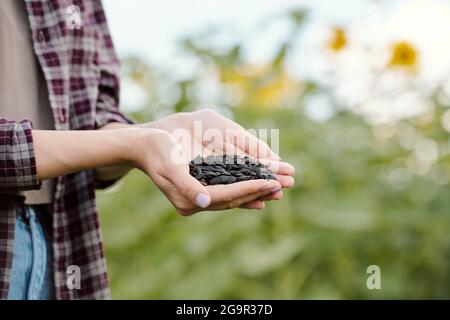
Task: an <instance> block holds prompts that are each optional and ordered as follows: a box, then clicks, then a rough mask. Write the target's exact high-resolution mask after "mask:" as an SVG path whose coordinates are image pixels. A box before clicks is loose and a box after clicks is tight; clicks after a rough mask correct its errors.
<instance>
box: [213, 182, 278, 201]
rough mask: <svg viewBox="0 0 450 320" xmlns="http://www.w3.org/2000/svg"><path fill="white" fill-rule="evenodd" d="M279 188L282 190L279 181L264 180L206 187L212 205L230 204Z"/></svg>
mask: <svg viewBox="0 0 450 320" xmlns="http://www.w3.org/2000/svg"><path fill="white" fill-rule="evenodd" d="M277 188H278V189H280V188H281V185H280V183H279V182H278V181H275V180H262V179H259V180H249V181H242V182H236V183H232V184H228V185H214V186H207V187H206V189H207V190H208V192H209V194H210V195H211V203H213V204H220V203H229V202H232V201H234V200H237V199H239V198H242V197H246V196H248V195H254V194H258V193H259V192H266V193H270V192H271V191H272V190H275V189H277Z"/></svg>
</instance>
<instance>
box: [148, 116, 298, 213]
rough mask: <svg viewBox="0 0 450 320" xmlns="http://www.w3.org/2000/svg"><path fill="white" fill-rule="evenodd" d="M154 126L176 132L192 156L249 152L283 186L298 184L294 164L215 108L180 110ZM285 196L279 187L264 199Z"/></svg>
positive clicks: (253, 204) (153, 125) (186, 151)
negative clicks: (269, 170) (283, 159)
mask: <svg viewBox="0 0 450 320" xmlns="http://www.w3.org/2000/svg"><path fill="white" fill-rule="evenodd" d="M151 126H152V127H155V128H159V129H161V130H164V131H167V132H169V133H172V134H173V135H174V136H175V137H176V139H177V141H178V142H179V143H180V144H181V145H182V147H183V150H184V152H185V154H187V155H190V158H191V159H193V158H194V157H195V156H197V155H198V154H201V155H203V156H205V155H211V154H238V155H248V156H250V157H252V158H254V159H256V160H258V161H260V162H262V163H264V164H265V165H267V166H268V167H269V168H270V169H271V171H272V172H273V173H274V176H275V177H276V179H277V181H278V182H279V183H280V184H281V187H282V188H290V187H292V186H293V185H294V178H293V175H294V173H295V169H294V167H293V166H292V165H290V164H289V163H286V162H283V161H281V159H280V157H279V156H278V155H277V154H276V153H274V152H273V151H272V150H271V149H270V147H269V146H268V145H267V143H265V142H264V141H262V140H260V139H258V138H257V137H255V136H254V135H252V134H250V133H249V132H248V131H247V130H245V129H244V128H243V127H242V126H240V125H239V124H237V123H235V122H234V121H232V120H230V119H227V118H226V117H224V116H222V115H220V114H218V113H217V112H215V111H212V110H209V109H204V110H200V111H196V112H188V113H176V114H173V115H171V116H169V117H166V118H163V119H161V120H158V121H156V122H153V123H152V124H151ZM281 197H282V192H281V191H279V192H275V193H274V194H272V195H270V196H267V197H265V198H264V199H263V200H277V199H280V198H281ZM248 207H249V208H254V207H255V208H261V207H263V204H262V203H261V202H259V203H251V204H250V205H249V206H248Z"/></svg>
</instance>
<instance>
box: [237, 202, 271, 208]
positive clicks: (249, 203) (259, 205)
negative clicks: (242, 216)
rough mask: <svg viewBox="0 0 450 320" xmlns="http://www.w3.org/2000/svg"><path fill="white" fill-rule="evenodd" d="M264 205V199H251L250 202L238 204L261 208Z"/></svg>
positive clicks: (243, 206)
mask: <svg viewBox="0 0 450 320" xmlns="http://www.w3.org/2000/svg"><path fill="white" fill-rule="evenodd" d="M265 206H266V204H265V203H264V201H261V200H253V201H251V202H247V203H244V204H243V205H241V206H239V208H242V209H256V210H261V209H264V207H265Z"/></svg>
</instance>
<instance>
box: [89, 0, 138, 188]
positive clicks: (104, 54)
mask: <svg viewBox="0 0 450 320" xmlns="http://www.w3.org/2000/svg"><path fill="white" fill-rule="evenodd" d="M94 10H95V12H94V14H93V15H92V16H93V17H94V19H95V25H96V26H97V35H98V41H99V49H98V50H99V52H98V63H99V66H100V79H99V88H98V92H99V93H98V99H97V104H96V110H95V127H96V128H97V129H98V128H101V127H103V126H104V125H106V124H108V123H111V122H121V123H126V124H132V123H134V121H133V120H132V119H130V118H129V117H127V116H126V115H124V114H123V113H121V112H120V110H119V93H120V62H119V58H118V57H117V54H116V51H115V49H114V44H113V41H112V38H111V35H110V32H109V28H108V23H107V20H106V16H105V13H104V10H103V5H102V2H101V1H95V2H94ZM117 180H119V179H114V180H98V179H96V180H95V188H96V189H105V188H108V187H110V186H112V185H113V184H114V183H115V182H116V181H117Z"/></svg>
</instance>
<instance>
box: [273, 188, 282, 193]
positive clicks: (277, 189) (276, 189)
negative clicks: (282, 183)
mask: <svg viewBox="0 0 450 320" xmlns="http://www.w3.org/2000/svg"><path fill="white" fill-rule="evenodd" d="M278 191H281V189H280V188H273V189H272V193H277V192H278Z"/></svg>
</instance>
